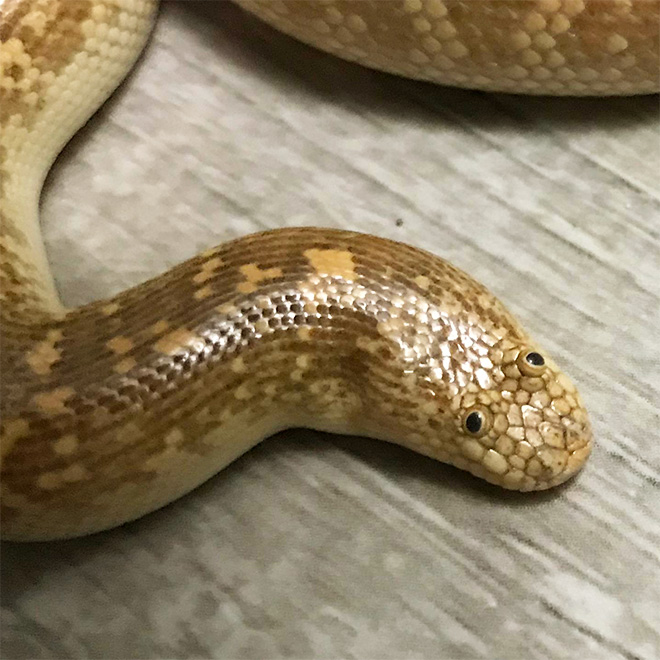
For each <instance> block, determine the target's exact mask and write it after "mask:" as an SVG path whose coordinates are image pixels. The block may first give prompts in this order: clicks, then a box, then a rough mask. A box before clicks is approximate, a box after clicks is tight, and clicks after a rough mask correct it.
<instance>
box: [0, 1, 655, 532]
mask: <svg viewBox="0 0 660 660" xmlns="http://www.w3.org/2000/svg"><path fill="white" fill-rule="evenodd" d="M240 4H242V5H243V6H244V7H245V8H247V9H248V10H250V11H252V12H254V13H257V14H258V15H260V16H261V17H263V18H264V19H265V20H267V21H268V22H270V23H272V24H273V25H275V26H277V27H278V28H280V29H282V30H284V31H286V32H288V33H290V34H292V35H294V36H297V37H299V38H301V39H304V40H305V41H308V42H310V43H312V44H314V45H317V46H319V47H321V48H324V49H326V50H329V51H332V52H336V53H338V54H340V55H342V56H344V57H346V58H349V59H354V60H357V61H359V62H362V63H365V64H367V65H370V66H374V67H377V68H381V69H384V70H387V71H392V72H395V73H400V74H403V75H408V76H411V77H417V78H425V79H430V80H434V81H436V82H444V83H451V84H458V85H464V86H470V87H478V88H483V89H499V90H509V91H517V92H544V93H548V92H550V93H585V94H608V93H644V92H650V91H654V90H657V82H658V62H657V15H658V3H657V2H655V1H652V2H632V1H629V0H610V1H608V2H599V1H596V0H593V1H592V0H534V1H533V2H519V1H518V0H516V1H511V0H501V1H500V0H485V1H484V2H454V1H450V0H443V1H441V0H403V1H398V0H397V1H394V0H392V1H391V2H362V1H360V2H351V1H349V0H328V1H325V2H320V1H319V2H314V1H304V2H301V1H295V2H289V1H286V0H277V1H275V0H273V1H271V2H256V1H253V0H241V2H240ZM154 14H155V2H153V1H151V0H5V1H4V2H3V3H2V4H0V38H1V47H0V66H1V67H2V72H1V75H0V83H1V84H0V101H1V104H0V126H1V131H2V132H1V134H0V175H1V176H2V181H1V189H0V214H1V219H2V234H1V238H0V240H1V252H0V275H1V277H2V280H1V281H2V291H1V294H2V307H1V310H0V313H1V323H2V325H1V335H0V340H1V352H0V360H1V368H2V372H1V375H2V378H1V381H0V386H1V397H2V399H1V412H2V436H1V445H0V448H1V455H2V468H1V469H2V473H1V488H2V491H1V495H0V504H1V507H2V536H3V538H7V539H14V540H37V539H52V538H62V537H70V536H77V535H81V534H86V533H90V532H94V531H97V530H101V529H106V528H109V527H112V526H114V525H118V524H121V523H123V522H125V521H128V520H131V519H134V518H137V517H139V516H141V515H143V514H145V513H147V512H149V511H152V510H154V509H156V508H158V507H160V506H163V505H164V504H166V503H168V502H170V501H172V500H173V499H175V498H177V497H179V496H180V495H182V494H183V493H185V492H187V491H189V490H191V489H192V488H194V487H196V486H197V485H198V484H200V483H202V482H203V481H204V480H206V479H207V478H209V477H210V476H211V475H213V474H214V473H216V472H217V471H218V470H220V469H222V468H223V467H224V466H226V465H227V464H228V463H230V462H231V461H232V460H233V459H235V458H236V457H237V456H239V455H241V454H242V453H244V452H245V451H247V450H248V449H249V448H250V447H252V446H253V445H254V444H256V443H257V442H259V441H260V440H262V439H263V438H265V437H267V436H268V435H271V434H272V433H274V432H276V431H278V430H281V429H284V428H288V427H292V426H306V427H311V428H315V429H321V430H325V431H332V432H338V433H346V434H353V435H363V436H370V437H375V438H381V439H384V440H387V441H390V442H395V443H399V444H401V445H404V446H406V447H409V448H411V449H413V450H415V451H417V452H420V453H423V454H426V455H428V456H431V457H433V458H436V459H438V460H440V461H444V462H447V463H451V464H453V465H455V466H457V467H459V468H462V469H465V470H468V471H470V472H471V473H472V474H474V475H477V476H479V477H482V478H484V479H487V480H488V481H491V482H493V483H496V484H499V485H501V486H503V487H505V488H511V489H519V490H533V489H543V488H548V487H551V486H553V485H555V484H558V483H561V482H563V481H565V480H566V479H568V478H569V477H570V476H571V475H573V474H574V473H575V472H577V471H578V470H579V469H580V467H581V466H582V464H583V463H584V461H585V460H586V458H587V456H588V455H589V452H590V449H591V441H592V436H591V430H590V425H589V420H588V417H587V414H586V412H585V410H584V407H583V405H582V402H581V400H580V397H579V395H578V393H577V392H576V390H575V387H574V386H573V384H572V383H571V381H570V380H569V378H568V377H567V376H566V375H565V374H563V373H562V372H561V371H560V370H559V368H558V367H557V365H556V364H555V363H554V362H553V361H552V360H551V359H550V357H549V356H547V354H545V353H544V352H543V351H542V350H541V349H540V348H539V347H538V346H537V345H536V344H535V343H534V341H533V340H532V339H531V338H530V337H529V336H528V335H527V333H526V332H525V331H524V330H523V329H522V328H521V327H520V325H519V323H518V322H517V321H516V320H515V319H514V318H513V317H512V315H511V314H510V313H509V312H508V311H507V310H506V309H505V307H504V306H503V305H502V304H501V303H500V302H499V301H498V300H497V299H496V298H495V297H494V296H493V295H492V294H490V293H489V292H488V291H487V290H486V289H485V288H484V287H483V286H481V285H480V284H478V283H477V282H475V281H474V280H472V279H471V278H470V277H469V276H468V275H466V274H465V273H463V272H461V271H460V270H458V269H457V268H455V267H453V266H451V265H450V264H448V263H446V262H444V261H442V260H441V259H439V258H437V257H434V256H432V255H430V254H428V253H426V252H424V251H422V250H418V249H415V248H412V247H409V246H405V245H401V244H397V243H393V242H391V241H387V240H383V239H379V238H376V237H373V236H366V235H362V234H358V233H353V232H347V231H339V230H330V229H319V228H299V229H282V230H275V231H270V232H265V233H262V234H257V235H253V236H248V237H245V238H241V239H238V240H235V241H233V242H231V243H227V244H225V245H223V246H220V247H219V248H217V249H213V250H209V251H208V252H206V253H204V254H202V255H200V256H198V257H196V258H194V259H192V260H190V261H188V262H186V263H183V264H181V265H180V266H178V267H176V268H174V269H173V270H171V271H170V272H168V273H166V274H164V275H162V276H160V277H157V278H155V279H153V280H151V281H149V282H146V283H144V284H142V285H140V286H138V287H135V288H133V289H130V290H128V291H125V292H123V293H121V294H119V295H118V296H116V297H114V298H112V299H108V300H103V301H97V302H94V303H92V304H89V305H85V306H83V307H80V308H77V309H65V308H63V307H62V305H61V303H60V301H59V299H58V296H57V293H56V291H55V288H54V285H53V280H52V277H51V274H50V271H49V268H48V263H47V259H46V256H45V252H44V248H43V245H42V242H41V238H40V234H39V227H38V214H37V210H38V200H39V194H40V189H41V185H42V182H43V179H44V177H45V174H46V173H47V171H48V169H49V167H50V165H51V163H52V161H53V159H54V158H55V156H56V155H57V153H58V152H59V150H60V149H61V147H62V145H63V144H64V143H65V142H66V141H67V140H68V139H69V138H70V136H71V135H72V134H73V133H74V132H75V131H76V130H77V129H78V127H79V126H80V125H82V124H83V123H84V122H85V121H86V120H87V118H88V117H89V116H90V114H91V113H92V112H94V110H95V109H96V108H97V107H98V106H99V105H100V104H101V103H102V102H103V100H104V99H105V98H106V97H107V96H108V95H109V94H110V93H111V91H112V90H113V89H114V88H115V87H116V85H117V84H118V83H119V82H120V81H121V79H122V78H123V76H124V75H125V74H126V71H127V70H128V69H129V68H130V66H131V65H132V63H133V62H134V60H135V59H136V57H137V56H138V54H139V53H140V51H141V50H142V48H143V46H144V43H145V41H146V38H147V35H148V33H149V29H150V26H151V24H152V23H153V19H154Z"/></svg>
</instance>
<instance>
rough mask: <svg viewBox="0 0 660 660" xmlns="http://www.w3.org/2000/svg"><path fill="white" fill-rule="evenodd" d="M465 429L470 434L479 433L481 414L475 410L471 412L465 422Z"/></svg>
mask: <svg viewBox="0 0 660 660" xmlns="http://www.w3.org/2000/svg"><path fill="white" fill-rule="evenodd" d="M465 428H466V429H467V430H468V431H469V432H470V433H479V431H480V430H481V413H480V412H477V411H476V410H475V411H474V412H471V413H470V414H469V415H468V416H467V419H466V420H465Z"/></svg>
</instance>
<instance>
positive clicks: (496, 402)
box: [449, 344, 592, 490]
mask: <svg viewBox="0 0 660 660" xmlns="http://www.w3.org/2000/svg"><path fill="white" fill-rule="evenodd" d="M493 355H496V356H497V357H498V358H500V357H501V360H497V361H499V362H500V363H499V364H491V360H489V359H486V360H485V361H481V365H484V364H485V365H486V366H485V367H484V366H481V365H480V366H479V367H478V368H477V369H476V370H475V371H474V377H475V380H474V381H470V382H469V383H468V385H467V386H466V387H464V388H462V391H461V392H460V393H459V394H458V396H456V397H454V398H453V405H452V410H453V411H454V416H453V419H452V421H453V424H454V428H455V434H456V435H455V443H456V448H457V450H458V452H457V453H456V455H454V456H452V457H451V458H450V460H449V462H451V463H454V464H456V465H457V466H458V467H461V468H463V469H467V470H468V471H470V472H472V473H473V474H475V475H477V476H479V477H482V478H484V479H486V480H487V481H490V482H492V483H495V484H497V485H500V486H503V487H505V488H509V489H515V490H543V489H546V488H550V487H552V486H555V485H557V484H560V483H562V482H564V481H566V480H567V479H569V478H570V477H571V476H573V475H574V474H575V473H576V472H578V471H579V470H580V468H581V467H582V465H583V464H584V462H585V461H586V459H587V457H588V456H589V454H590V452H591V446H592V433H591V425H590V423H589V418H588V416H587V412H586V410H585V408H584V406H583V404H582V401H581V399H580V396H579V394H578V392H577V390H576V388H575V386H574V385H573V383H572V382H571V381H570V379H569V378H568V377H567V376H566V375H565V374H564V373H563V372H562V371H561V370H560V369H559V367H558V366H557V365H556V364H555V363H554V362H553V361H552V360H551V359H550V358H549V357H548V356H547V355H546V354H545V353H544V352H542V351H540V350H538V349H536V348H534V347H532V346H530V345H529V344H519V345H515V346H512V347H510V348H507V350H505V351H502V350H495V351H493ZM488 367H490V368H488ZM478 383H481V384H482V385H485V387H478V386H477V384H478Z"/></svg>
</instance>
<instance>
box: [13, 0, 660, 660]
mask: <svg viewBox="0 0 660 660" xmlns="http://www.w3.org/2000/svg"><path fill="white" fill-rule="evenodd" d="M659 168H660V136H659V133H658V109H657V98H653V97H651V98H637V99H609V100H591V101H587V100H582V101H576V100H567V99H564V100H551V99H539V98H537V99H527V98H518V97H507V96H501V95H500V96H497V95H487V94H479V93H471V92H466V91H458V90H450V89H443V88H436V87H432V86H428V85H424V84H417V83H412V82H409V81H405V80H399V79H396V78H392V77H388V76H385V75H380V74H376V73H373V72H369V71H366V70H363V69H360V68H358V67H356V66H353V65H349V64H346V63H343V62H340V61H338V60H336V59H334V58H332V57H329V56H326V55H322V54H320V53H317V52H315V51H313V50H311V49H309V48H306V47H304V46H302V45H300V44H297V43H295V42H293V41H291V40H289V39H287V38H285V37H283V36H281V35H279V34H277V33H275V32H273V31H271V30H269V29H267V28H265V27H263V26H261V25H259V24H258V23H257V22H256V21H255V20H254V19H252V18H249V17H248V16H246V15H244V14H243V13H242V12H241V11H239V10H237V9H236V8H234V7H233V6H231V5H229V4H228V3H224V2H222V3H221V2H216V3H205V2H201V3H196V2H194V3H193V2H185V3H173V2H170V3H166V4H165V6H164V8H163V11H162V12H161V17H160V21H159V24H158V28H157V31H156V34H155V37H154V40H153V41H152V43H151V45H150V47H149V49H148V51H147V53H146V55H145V57H144V58H143V61H142V62H141V63H140V66H139V68H138V70H137V72H136V73H135V75H133V76H132V77H131V78H130V80H129V81H128V83H127V84H126V85H124V86H123V88H122V89H121V90H120V92H119V94H117V95H116V96H115V97H114V98H113V100H112V101H111V102H110V103H109V104H107V105H106V106H105V107H104V108H103V109H102V111H101V112H100V113H99V115H97V117H96V118H95V119H94V120H93V121H92V122H91V123H90V124H89V126H88V128H86V129H85V130H84V131H83V132H82V133H81V134H80V135H79V136H78V137H77V138H76V139H75V140H74V142H73V143H72V144H71V145H70V146H69V148H68V149H67V151H66V152H65V154H64V155H63V157H62V158H61V159H60V162H59V163H58V165H57V166H56V168H55V170H54V171H53V173H52V175H51V177H50V178H49V182H48V185H47V188H46V193H45V197H44V204H43V208H44V230H45V233H46V238H47V242H48V247H49V254H50V257H51V260H52V263H53V265H54V268H55V272H56V275H57V280H58V284H59V286H60V290H61V291H62V293H63V296H64V298H65V301H66V302H67V303H70V304H78V303H81V302H86V301H89V300H92V299H95V298H98V297H101V296H104V295H108V294H111V293H114V292H116V291H118V290H120V289H122V288H124V287H126V286H129V285H131V284H135V283H137V282H140V281H142V280H144V279H146V278H147V277H149V276H151V275H154V274H156V273H158V272H161V271H163V270H165V269H166V268H168V267H170V266H172V265H174V264H176V263H177V262H179V261H181V260H183V259H185V258H187V257H189V256H192V255H193V254H195V253H196V252H198V251H200V250H202V249H205V248H208V247H209V246H211V245H214V244H217V243H219V242H222V241H223V240H225V239H227V238H230V237H234V236H238V235H242V234H245V233H248V232H251V231H256V230H259V229H264V228H271V227H277V226H293V225H303V224H315V225H325V226H337V227H345V228H350V229H357V230H360V231H366V232H372V233H376V234H379V235H381V236H386V237H389V238H394V239H397V240H403V241H406V242H409V243H412V244H415V245H418V246H420V247H424V248H427V249H429V250H431V251H433V252H436V253H437V254H439V255H441V256H443V257H445V258H447V259H449V260H450V261H452V262H454V263H455V264H456V265H458V266H459V267H461V268H464V269H465V270H467V271H468V272H470V273H471V274H472V275H473V276H475V277H476V278H477V279H479V280H481V281H482V282H484V283H485V284H486V285H488V286H489V288H491V289H492V290H493V292H494V293H495V294H496V295H498V296H499V297H500V298H501V299H502V300H503V301H504V302H505V303H506V304H507V305H508V306H509V307H510V308H511V309H512V310H513V311H514V312H515V313H516V314H517V315H518V316H519V318H520V319H521V320H522V321H523V323H524V325H525V326H526V327H527V328H528V329H529V331H530V332H531V333H532V334H533V335H534V336H535V337H537V338H538V339H539V341H540V342H542V344H543V345H545V346H546V347H547V348H548V350H549V351H550V352H551V353H552V354H553V355H554V356H556V358H557V359H558V361H559V362H560V363H561V364H562V366H563V367H565V368H566V370H567V371H568V372H569V373H570V374H571V376H572V377H573V378H574V379H575V381H576V382H577V384H578V386H579V388H580V391H581V393H582V394H583V396H584V398H585V400H586V403H587V406H588V408H589V409H590V412H591V415H592V418H593V422H594V427H595V434H596V441H597V446H596V450H595V453H594V455H593V457H592V458H591V460H590V462H589V464H588V465H587V468H586V469H585V471H584V473H583V474H581V475H580V476H579V477H578V478H577V479H576V480H575V481H574V482H572V483H570V484H569V485H568V486H566V487H564V488H560V489H557V490H555V491H552V492H548V493H542V494H512V493H506V492H501V491H499V490H498V489H496V488H494V487H490V486H488V485H487V484H482V483H480V482H478V481H477V480H475V479H473V478H471V477H469V476H466V475H464V474H462V473H459V472H458V471H456V470H453V469H451V468H448V467H446V466H443V465H439V464H436V463H434V462H432V461H430V460H426V459H424V458H423V457H420V456H417V455H414V454H412V453H410V452H406V451H404V450H402V449H399V448H397V447H393V446H388V445H385V444H380V443H377V442H375V441H366V440H363V439H358V438H336V437H330V436H323V435H320V434H315V433H310V432H306V431H294V432H290V433H286V434H282V435H280V436H279V437H277V438H275V439H271V440H269V441H267V442H265V443H264V444H262V445H261V446H260V447H257V448H256V449H255V450H253V451H252V452H250V453H249V454H248V455H246V456H244V457H243V458H242V459H240V460H239V461H238V462H237V463H236V464H234V465H233V466H230V467H229V468H228V469H227V470H225V471H224V472H223V473H222V474H221V475H219V476H218V477H216V478H215V479H212V480H211V481H210V482H208V483H207V484H205V485H204V486H202V487H201V488H199V489H198V490H197V491H196V492H195V493H193V494H191V495H190V496H188V497H186V498H185V499H183V500H181V501H179V502H177V503H175V504H174V505H172V506H169V507H167V508H165V509H163V510H161V511H159V512H157V513H155V514H152V515H150V516H148V517H146V518H144V519H142V520H140V521H138V522H136V523H133V524H130V525H127V526H124V527H122V528H120V529H117V530H114V531H110V532H106V533H103V534H99V535H96V536H93V537H90V538H86V539H80V540H76V541H69V542H62V543H50V544H40V545H13V544H9V543H7V544H4V545H3V546H2V619H3V625H2V640H1V641H2V647H1V652H2V657H4V658H89V657H94V658H225V659H228V658H403V657H405V658H429V659H430V658H433V659H435V658H447V659H449V658H452V659H453V658H460V659H467V658H495V657H498V658H499V657H502V658H505V657H506V658H522V657H525V658H530V659H536V658H538V659H539V660H540V659H546V658H553V659H554V658H575V657H585V658H590V659H591V658H594V659H598V660H599V659H601V658H602V659H607V660H609V659H611V658H619V657H622V658H630V659H633V658H635V659H637V658H639V659H641V660H646V659H649V660H651V659H653V658H655V657H657V655H658V652H659V651H660V636H659V633H658V630H660V616H659V615H658V607H657V605H658V602H660V585H659V584H658V581H657V579H653V578H654V576H657V573H658V570H659V567H658V557H657V549H658V547H660V523H659V522H658V517H657V510H658V506H659V505H660V445H659V444H658V426H659V421H660V417H659V415H658V401H659V400H660V361H659V358H658V347H657V329H658V327H660V284H659V281H660V233H659V232H658V220H659V219H660V212H659V211H660V184H659V183H658V178H657V172H658V170H659Z"/></svg>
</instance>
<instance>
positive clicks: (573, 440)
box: [537, 417, 593, 488]
mask: <svg viewBox="0 0 660 660" xmlns="http://www.w3.org/2000/svg"><path fill="white" fill-rule="evenodd" d="M538 430H539V433H540V435H541V438H542V440H543V443H544V444H543V445H541V446H540V447H539V448H538V450H537V457H538V460H539V461H540V462H541V464H542V465H543V475H542V484H540V485H539V487H540V488H549V487H551V486H556V485H557V484H560V483H563V482H564V481H566V480H568V479H570V478H571V477H572V476H573V475H574V474H575V473H576V472H578V471H579V470H580V469H581V468H582V466H583V465H584V463H585V461H586V460H587V458H588V456H589V454H590V453H591V447H592V443H593V435H592V431H591V425H590V424H589V421H588V420H586V419H585V420H584V421H576V420H574V419H571V418H567V417H565V418H563V419H562V420H561V422H559V423H550V422H543V423H542V424H541V425H540V426H539V429H538Z"/></svg>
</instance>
